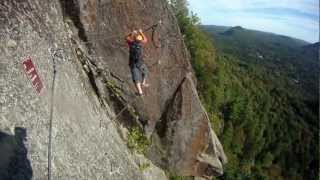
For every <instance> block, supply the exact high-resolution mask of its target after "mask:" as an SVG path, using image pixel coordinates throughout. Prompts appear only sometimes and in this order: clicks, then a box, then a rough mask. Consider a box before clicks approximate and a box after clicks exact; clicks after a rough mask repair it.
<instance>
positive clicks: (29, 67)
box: [22, 57, 43, 93]
mask: <svg viewBox="0 0 320 180" xmlns="http://www.w3.org/2000/svg"><path fill="white" fill-rule="evenodd" d="M22 64H23V68H24V70H25V71H26V74H27V76H28V77H29V79H30V80H31V82H32V86H33V88H35V90H36V91H37V92H38V93H40V92H41V90H42V88H43V84H42V82H41V79H40V77H39V75H38V73H37V70H36V68H35V66H34V64H33V63H32V60H31V58H30V57H28V58H27V59H25V60H24V61H23V62H22Z"/></svg>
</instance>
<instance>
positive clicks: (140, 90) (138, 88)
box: [135, 82, 143, 95]
mask: <svg viewBox="0 0 320 180" xmlns="http://www.w3.org/2000/svg"><path fill="white" fill-rule="evenodd" d="M135 85H136V88H137V90H138V94H139V95H143V92H142V88H141V83H140V82H137V83H135Z"/></svg>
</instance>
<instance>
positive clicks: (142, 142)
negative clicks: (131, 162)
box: [128, 127, 151, 154]
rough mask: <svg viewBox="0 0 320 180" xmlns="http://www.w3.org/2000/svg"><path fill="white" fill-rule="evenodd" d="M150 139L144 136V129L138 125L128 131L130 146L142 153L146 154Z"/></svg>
mask: <svg viewBox="0 0 320 180" xmlns="http://www.w3.org/2000/svg"><path fill="white" fill-rule="evenodd" d="M150 144H151V143H150V141H149V140H148V138H147V137H145V136H144V134H143V132H142V130H141V129H140V128H138V127H133V128H131V129H130V130H129V133H128V147H129V148H130V149H131V150H133V151H136V152H137V153H140V154H145V153H146V151H147V150H148V148H149V146H150Z"/></svg>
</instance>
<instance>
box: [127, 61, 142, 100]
mask: <svg viewBox="0 0 320 180" xmlns="http://www.w3.org/2000/svg"><path fill="white" fill-rule="evenodd" d="M130 70H131V75H132V80H133V82H134V84H135V87H136V89H137V91H138V94H139V95H143V92H142V88H141V81H142V77H141V72H140V70H139V69H138V68H137V67H136V66H134V65H133V66H130Z"/></svg>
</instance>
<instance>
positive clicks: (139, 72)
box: [130, 64, 149, 83]
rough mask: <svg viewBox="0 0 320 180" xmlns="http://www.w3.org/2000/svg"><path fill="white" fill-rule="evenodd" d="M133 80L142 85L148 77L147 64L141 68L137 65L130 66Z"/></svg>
mask: <svg viewBox="0 0 320 180" xmlns="http://www.w3.org/2000/svg"><path fill="white" fill-rule="evenodd" d="M130 70H131V75H132V80H133V82H135V83H141V82H142V80H143V79H144V78H146V77H147V76H148V73H149V71H148V68H147V66H146V65H145V64H142V65H140V66H138V65H136V64H132V65H130Z"/></svg>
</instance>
